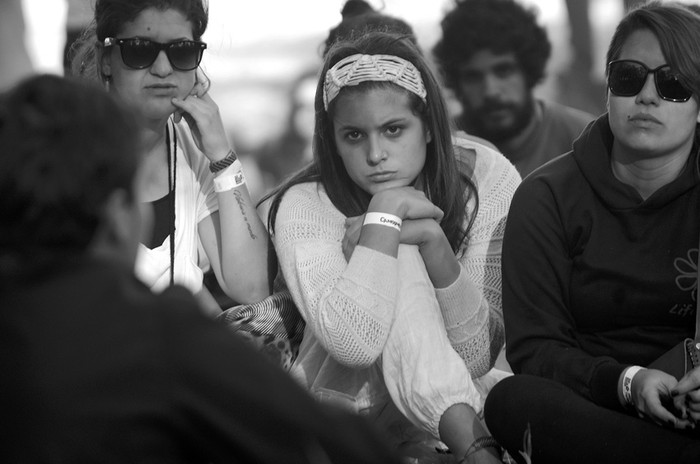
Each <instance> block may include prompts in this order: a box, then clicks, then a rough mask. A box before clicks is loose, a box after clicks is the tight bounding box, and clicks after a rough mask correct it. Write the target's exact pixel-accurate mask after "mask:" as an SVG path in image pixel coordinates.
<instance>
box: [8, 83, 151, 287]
mask: <svg viewBox="0 0 700 464" xmlns="http://www.w3.org/2000/svg"><path fill="white" fill-rule="evenodd" d="M0 153H1V156H2V165H3V168H2V169H1V170H0V215H2V218H3V220H2V221H0V263H1V264H0V272H9V274H10V275H15V274H17V273H19V272H20V269H19V267H20V266H21V267H22V268H26V269H29V268H31V267H32V266H33V265H40V264H42V263H44V262H45V261H48V262H51V261H55V260H56V259H57V258H58V259H60V257H64V256H75V255H82V254H83V253H84V252H85V251H86V249H87V248H88V246H89V244H90V242H91V240H92V239H93V237H94V235H95V232H96V230H97V228H98V226H99V224H100V221H101V215H102V213H103V207H104V204H105V202H106V201H107V199H108V198H109V197H110V195H111V194H112V193H113V192H114V191H115V190H118V189H122V190H124V191H125V192H127V194H131V192H132V191H133V190H132V189H133V179H134V175H135V173H136V170H137V166H138V163H139V157H140V143H139V137H138V132H137V127H136V122H135V121H134V117H133V116H132V115H130V114H128V113H126V112H125V111H124V110H123V109H122V108H121V107H120V106H119V104H117V103H116V102H115V101H114V100H113V99H112V98H111V97H110V96H109V95H107V94H106V93H105V92H104V91H103V90H102V89H100V88H95V87H93V86H92V85H86V84H85V83H84V82H76V81H72V80H70V79H66V78H62V77H58V76H50V75H44V76H34V77H31V78H28V79H26V80H24V81H22V82H20V83H19V84H17V85H16V86H15V87H13V88H12V89H11V90H9V91H8V92H6V93H4V94H2V96H1V97H0ZM37 260H41V261H42V263H38V262H35V261H37Z"/></svg>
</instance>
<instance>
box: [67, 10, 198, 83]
mask: <svg viewBox="0 0 700 464" xmlns="http://www.w3.org/2000/svg"><path fill="white" fill-rule="evenodd" d="M149 8H155V9H157V10H169V9H173V10H177V11H179V12H180V13H182V14H183V15H184V16H185V18H187V20H188V21H189V22H190V23H191V24H192V37H193V38H194V40H201V38H202V35H203V34H204V31H206V29H207V24H208V18H209V16H208V6H207V3H206V0H97V1H96V2H95V16H94V20H93V21H92V23H91V24H90V26H89V27H88V28H87V29H86V30H85V31H84V32H83V34H82V35H81V37H80V38H79V39H78V40H77V41H76V42H75V44H74V45H73V47H72V50H71V52H70V56H71V74H72V75H76V76H83V77H87V78H90V79H98V78H104V76H102V75H101V72H100V69H99V63H98V60H99V59H100V51H101V46H100V44H102V43H103V42H104V39H105V38H107V37H117V36H118V35H119V33H120V32H121V31H122V29H123V28H124V26H125V25H126V24H127V23H129V22H131V21H134V20H135V19H136V18H137V16H138V15H139V14H140V13H141V12H142V11H144V10H146V9H149Z"/></svg>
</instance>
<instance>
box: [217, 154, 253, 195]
mask: <svg viewBox="0 0 700 464" xmlns="http://www.w3.org/2000/svg"><path fill="white" fill-rule="evenodd" d="M242 185H245V175H244V174H243V166H242V165H241V162H240V161H239V160H235V161H233V162H232V163H231V164H230V165H229V166H227V167H225V168H223V169H221V170H219V171H216V172H215V173H214V191H215V192H216V193H222V192H228V191H229V190H232V189H234V188H237V187H240V186H242Z"/></svg>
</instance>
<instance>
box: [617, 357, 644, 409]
mask: <svg viewBox="0 0 700 464" xmlns="http://www.w3.org/2000/svg"><path fill="white" fill-rule="evenodd" d="M642 369H644V368H643V367H641V366H631V367H628V368H627V369H625V373H624V374H623V375H622V398H623V399H624V400H625V404H626V405H628V406H633V405H634V402H633V401H632V379H634V376H635V375H637V372H639V371H641V370H642Z"/></svg>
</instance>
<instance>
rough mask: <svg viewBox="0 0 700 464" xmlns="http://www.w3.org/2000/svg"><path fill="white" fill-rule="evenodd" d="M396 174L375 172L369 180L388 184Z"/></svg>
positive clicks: (393, 172)
mask: <svg viewBox="0 0 700 464" xmlns="http://www.w3.org/2000/svg"><path fill="white" fill-rule="evenodd" d="M394 174H396V172H395V171H382V172H375V173H373V174H370V175H369V178H370V179H371V180H372V182H386V181H388V180H391V179H393V178H394Z"/></svg>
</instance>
